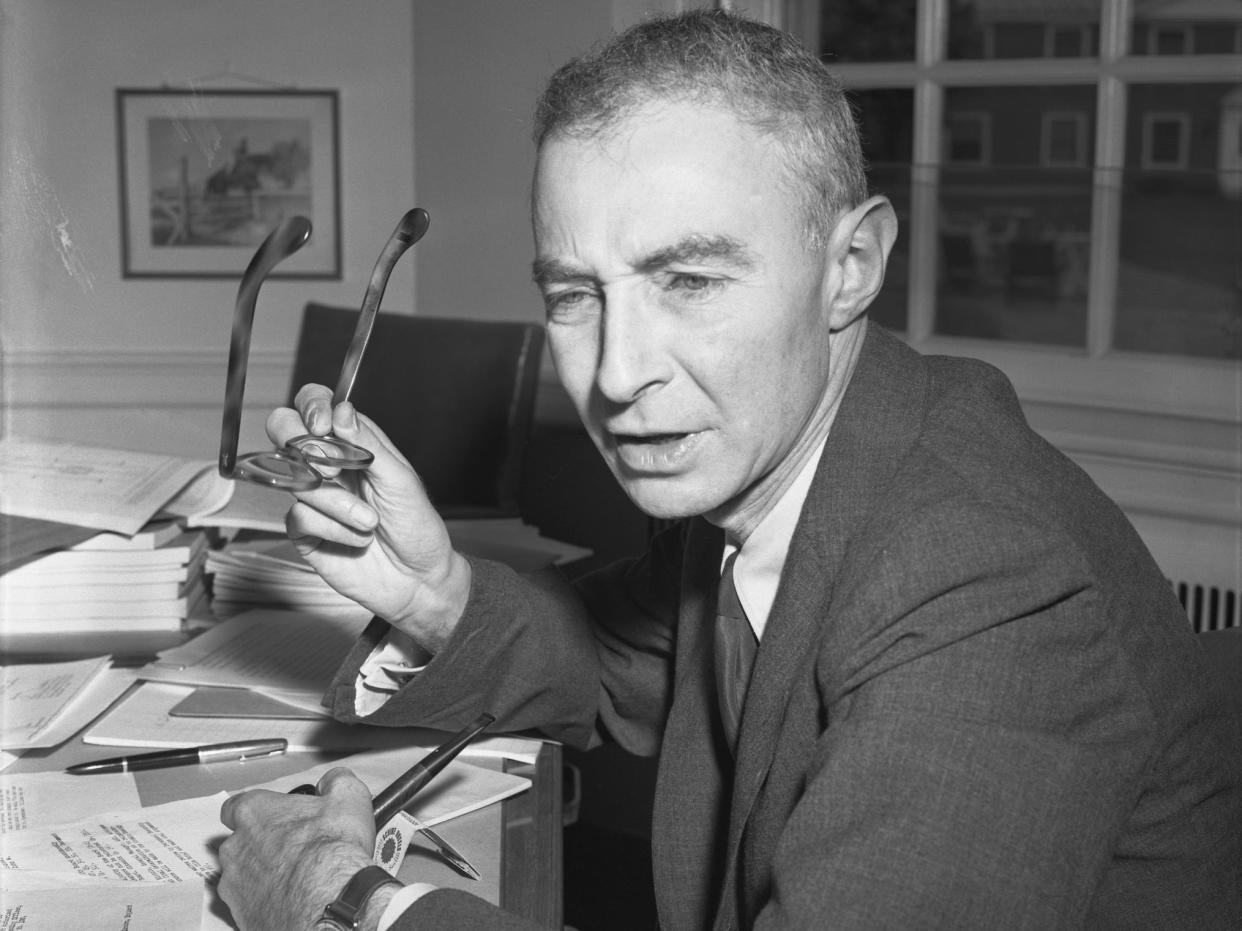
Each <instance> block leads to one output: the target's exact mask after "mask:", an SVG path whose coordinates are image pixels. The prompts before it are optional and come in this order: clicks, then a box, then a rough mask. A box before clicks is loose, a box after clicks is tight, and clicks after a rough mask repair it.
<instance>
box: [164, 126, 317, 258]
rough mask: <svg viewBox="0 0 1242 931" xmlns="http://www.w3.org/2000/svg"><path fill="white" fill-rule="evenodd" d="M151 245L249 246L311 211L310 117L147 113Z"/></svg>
mask: <svg viewBox="0 0 1242 931" xmlns="http://www.w3.org/2000/svg"><path fill="white" fill-rule="evenodd" d="M147 132H148V151H149V152H150V162H149V165H150V192H151V198H150V199H151V203H150V206H151V225H150V230H151V246H152V247H159V246H179V247H184V246H221V245H226V246H244V245H255V244H257V243H259V242H260V241H262V239H263V237H264V236H265V235H267V233H268V232H269V231H270V230H271V229H272V227H273V226H274V225H275V224H276V223H278V222H279V221H280V219H281V218H282V217H285V216H289V215H291V214H299V213H300V214H310V213H311V212H312V211H311V190H312V185H311V174H310V169H311V132H312V128H311V122H310V120H307V119H299V118H276V119H253V118H230V119H201V118H195V117H191V118H181V119H175V118H164V117H152V118H151V119H149V120H148V123H147Z"/></svg>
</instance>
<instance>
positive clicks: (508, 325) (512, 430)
mask: <svg viewBox="0 0 1242 931" xmlns="http://www.w3.org/2000/svg"><path fill="white" fill-rule="evenodd" d="M357 319H358V311H357V310H356V309H353V308H344V307H330V306H327V305H323V304H316V303H310V304H307V305H306V309H305V311H304V312H303V316H302V329H301V334H300V336H299V338H298V348H297V355H296V357H295V361H294V368H293V379H292V386H291V388H290V400H292V396H293V395H294V394H295V393H296V392H297V390H298V389H299V388H301V386H302V385H304V384H306V383H307V382H317V383H319V384H322V385H327V386H328V387H329V388H333V387H335V385H336V380H337V376H338V374H339V373H340V368H341V361H342V359H344V357H345V350H346V348H347V347H348V346H349V341H350V339H351V338H352V336H353V332H354V325H355V323H356V322H357ZM543 341H544V333H543V328H542V327H541V326H539V325H537V324H533V323H520V322H514V321H493V320H466V319H456V318H454V319H448V318H438V317H420V316H407V315H404V314H393V313H380V314H378V315H377V316H376V319H375V328H374V330H372V333H371V340H370V343H369V344H368V346H367V352H366V355H365V356H364V357H363V360H362V366H361V368H360V369H359V371H358V378H357V380H356V381H355V383H354V390H353V393H352V395H351V396H350V400H351V401H353V403H354V406H355V407H356V408H357V409H358V410H359V411H360V412H362V413H364V414H366V415H367V416H368V417H370V418H371V419H372V420H374V421H375V422H376V423H378V424H379V426H380V427H381V428H382V429H383V431H384V432H385V433H386V434H387V435H388V436H389V438H390V439H391V440H392V441H393V444H394V445H395V446H396V447H397V448H398V449H399V450H401V452H402V453H403V454H404V455H405V456H406V457H407V458H408V459H409V460H410V462H411V464H412V465H413V466H414V468H415V469H416V470H417V472H418V474H419V476H420V478H421V479H422V481H423V484H424V485H425V486H426V489H427V493H428V495H429V496H430V497H431V501H432V503H433V504H435V506H436V508H437V509H438V510H439V511H440V513H441V515H442V516H443V517H445V518H457V517H516V516H518V492H519V489H520V486H521V479H522V460H523V456H524V455H525V452H526V446H527V443H528V441H529V437H530V430H531V422H532V420H533V417H534V408H535V394H536V391H537V389H538V384H539V363H540V356H541V354H542V351H543Z"/></svg>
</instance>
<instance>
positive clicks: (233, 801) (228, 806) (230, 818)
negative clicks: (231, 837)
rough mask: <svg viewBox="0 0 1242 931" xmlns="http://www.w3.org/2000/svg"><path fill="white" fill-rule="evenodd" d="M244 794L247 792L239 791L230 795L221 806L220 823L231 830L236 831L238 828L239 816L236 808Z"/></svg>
mask: <svg viewBox="0 0 1242 931" xmlns="http://www.w3.org/2000/svg"><path fill="white" fill-rule="evenodd" d="M244 794H245V793H244V792H238V793H237V794H236V795H230V796H229V797H228V798H226V799H225V800H224V804H223V805H221V806H220V823H221V824H223V825H224V826H225V827H226V828H228V829H229V830H230V831H234V830H236V829H237V817H236V808H237V804H238V802H237V800H238V799H239V798H241V797H242V796H243V795H244Z"/></svg>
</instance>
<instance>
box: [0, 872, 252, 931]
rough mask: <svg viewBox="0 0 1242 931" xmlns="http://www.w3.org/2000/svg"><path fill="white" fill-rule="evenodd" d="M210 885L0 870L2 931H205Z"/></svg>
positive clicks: (226, 925)
mask: <svg viewBox="0 0 1242 931" xmlns="http://www.w3.org/2000/svg"><path fill="white" fill-rule="evenodd" d="M212 897H213V893H212V892H211V890H210V889H209V888H208V886H207V885H206V884H205V883H202V882H186V883H160V882H113V881H108V880H100V879H91V878H88V877H81V876H74V875H71V874H67V873H49V872H43V871H39V870H3V871H0V900H3V902H4V907H3V909H2V910H0V931H19V929H20V931H66V929H69V928H71V929H73V931H200V929H203V928H206V927H211V928H229V927H232V926H231V925H229V924H227V923H218V924H211V925H208V924H206V923H205V922H204V920H203V912H204V910H205V906H206V902H207V900H209V899H210V898H212Z"/></svg>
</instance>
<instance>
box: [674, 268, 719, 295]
mask: <svg viewBox="0 0 1242 931" xmlns="http://www.w3.org/2000/svg"><path fill="white" fill-rule="evenodd" d="M724 284H725V283H724V281H723V280H722V279H720V278H717V277H714V276H712V275H703V274H697V273H693V272H670V273H669V275H668V276H667V278H666V279H665V282H664V289H665V290H666V291H670V292H672V293H674V294H680V295H682V296H684V297H687V298H691V299H694V298H702V297H709V296H711V295H713V294H715V293H716V292H717V291H719V290H720V289H721V288H723V287H724Z"/></svg>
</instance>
